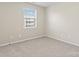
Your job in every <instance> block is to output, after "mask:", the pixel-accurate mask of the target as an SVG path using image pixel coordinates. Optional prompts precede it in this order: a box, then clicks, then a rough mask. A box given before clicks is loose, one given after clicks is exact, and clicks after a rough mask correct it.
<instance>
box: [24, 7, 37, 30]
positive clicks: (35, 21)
mask: <svg viewBox="0 0 79 59" xmlns="http://www.w3.org/2000/svg"><path fill="white" fill-rule="evenodd" d="M26 8H31V7H26ZM33 9H35V8H33ZM27 18H29V19H32V18H33V19H35V20H34V26H28V27H27V26H26V24H27V23H26V21H27ZM29 21H30V20H29ZM30 22H31V21H30ZM31 24H32V23H31ZM36 27H37V9H35V17H29V16H27V15H24V28H25V29H26V28H36Z"/></svg>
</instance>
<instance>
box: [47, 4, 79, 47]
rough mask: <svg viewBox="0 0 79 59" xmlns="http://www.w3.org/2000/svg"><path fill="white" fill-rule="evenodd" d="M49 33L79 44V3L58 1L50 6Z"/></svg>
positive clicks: (59, 38) (48, 14) (48, 15)
mask: <svg viewBox="0 0 79 59" xmlns="http://www.w3.org/2000/svg"><path fill="white" fill-rule="evenodd" d="M47 35H48V36H49V37H52V38H55V39H58V40H62V41H66V42H69V43H72V44H75V45H78V46H79V3H56V5H52V6H51V7H48V9H47Z"/></svg>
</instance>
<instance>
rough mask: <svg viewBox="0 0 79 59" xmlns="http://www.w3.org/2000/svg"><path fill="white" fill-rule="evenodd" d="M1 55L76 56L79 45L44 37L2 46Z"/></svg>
mask: <svg viewBox="0 0 79 59" xmlns="http://www.w3.org/2000/svg"><path fill="white" fill-rule="evenodd" d="M0 56H5V57H57V56H59V57H76V56H79V47H76V46H73V45H70V44H67V43H64V42H61V41H58V40H55V39H51V38H48V37H42V38H38V39H33V40H28V41H25V42H22V43H17V44H12V45H7V46H4V47H0Z"/></svg>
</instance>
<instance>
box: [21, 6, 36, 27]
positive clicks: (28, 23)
mask: <svg viewBox="0 0 79 59" xmlns="http://www.w3.org/2000/svg"><path fill="white" fill-rule="evenodd" d="M23 13H24V28H35V27H37V10H36V9H34V8H23Z"/></svg>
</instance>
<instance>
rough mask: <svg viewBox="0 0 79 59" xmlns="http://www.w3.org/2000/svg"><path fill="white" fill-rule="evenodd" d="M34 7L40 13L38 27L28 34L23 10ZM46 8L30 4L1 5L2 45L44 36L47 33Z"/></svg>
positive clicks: (0, 31)
mask: <svg viewBox="0 0 79 59" xmlns="http://www.w3.org/2000/svg"><path fill="white" fill-rule="evenodd" d="M28 6H29V7H33V8H36V9H37V11H38V19H37V22H38V24H37V25H38V27H37V28H35V29H32V30H31V31H28V32H27V29H25V28H24V27H23V26H24V16H23V13H22V8H24V7H28ZM44 20H45V8H43V7H40V6H36V5H31V4H29V3H18V2H16V3H11V2H10V3H9V2H8V3H6V2H1V3H0V45H1V44H6V43H10V42H16V41H19V40H24V39H26V40H27V39H29V38H34V37H38V36H42V35H44V33H45V31H44V30H45V28H44V27H45V26H44Z"/></svg>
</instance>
